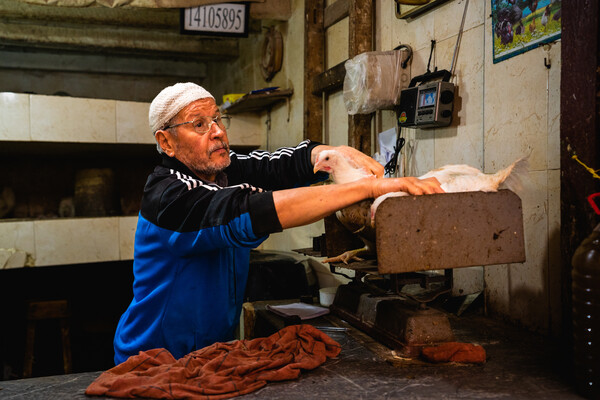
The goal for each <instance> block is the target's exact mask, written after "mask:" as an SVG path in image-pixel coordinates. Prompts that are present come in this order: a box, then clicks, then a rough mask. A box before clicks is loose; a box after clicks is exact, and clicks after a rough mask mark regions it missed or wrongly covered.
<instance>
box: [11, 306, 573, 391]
mask: <svg viewBox="0 0 600 400" xmlns="http://www.w3.org/2000/svg"><path fill="white" fill-rule="evenodd" d="M313 321H314V322H313ZM311 323H313V324H314V325H315V326H335V327H338V328H344V329H342V330H338V331H328V332H327V334H328V335H329V336H330V337H331V338H333V339H334V340H336V341H338V342H339V343H340V344H341V346H342V351H341V353H340V355H339V356H338V357H337V358H335V359H329V360H327V361H326V362H325V363H324V364H323V365H321V366H320V367H318V368H316V369H314V370H312V371H303V372H302V374H301V375H300V377H299V378H298V379H295V380H289V381H284V382H275V383H269V384H267V386H265V387H263V388H262V389H259V390H258V391H256V392H253V393H250V394H247V395H243V396H238V397H237V398H239V399H245V400H247V399H253V400H254V399H269V400H273V399H285V400H292V399H298V400H300V399H301V400H306V399H320V400H321V399H369V400H376V399H401V398H406V399H459V398H460V399H483V398H494V399H508V398H510V399H540V398H543V399H546V400H547V399H557V400H558V399H560V400H568V399H581V398H582V397H580V396H578V395H577V394H576V392H575V391H574V389H573V388H572V385H571V384H570V383H569V382H568V376H569V368H570V367H569V364H568V363H565V362H564V361H563V360H562V359H563V357H562V355H563V354H562V352H563V351H564V349H563V350H561V348H560V347H559V346H558V345H557V344H556V343H552V342H550V341H549V340H548V339H547V338H545V337H543V336H539V335H537V334H533V333H531V332H528V331H526V330H523V329H520V328H515V327H513V326H509V325H505V324H503V323H500V322H497V321H494V320H490V319H488V318H486V317H483V316H481V315H478V314H477V315H468V316H464V315H463V316H461V317H455V316H451V317H450V323H451V325H452V329H453V331H454V333H455V335H456V340H457V341H461V342H469V343H477V344H480V345H482V346H483V347H484V348H485V350H486V352H487V361H486V363H485V364H482V365H467V364H462V365H461V364H430V363H425V362H423V361H420V360H415V359H403V358H400V357H398V356H396V355H395V353H394V352H393V351H391V350H390V349H389V348H387V347H385V346H383V345H381V344H380V343H378V342H376V341H374V340H373V339H372V338H370V337H369V336H367V335H365V334H364V333H362V332H361V331H359V330H358V329H356V328H354V327H352V326H350V325H348V324H346V323H345V321H342V320H340V319H339V318H337V317H335V316H332V315H327V316H324V317H319V318H318V319H316V320H311ZM100 374H101V371H97V372H86V373H78V374H71V375H59V376H49V377H40V378H30V379H21V380H14V381H0V399H14V400H17V399H23V400H25V399H27V400H31V399H79V400H84V399H88V400H89V399H93V398H99V397H88V396H86V395H85V394H84V392H85V389H86V388H87V386H88V385H89V384H90V383H91V382H92V381H93V380H94V379H96V378H97V377H98V376H99V375H100Z"/></svg>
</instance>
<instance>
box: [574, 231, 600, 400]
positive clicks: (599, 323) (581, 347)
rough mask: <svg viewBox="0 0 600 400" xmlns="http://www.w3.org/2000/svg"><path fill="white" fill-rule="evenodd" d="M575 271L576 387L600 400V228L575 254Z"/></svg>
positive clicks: (582, 393)
mask: <svg viewBox="0 0 600 400" xmlns="http://www.w3.org/2000/svg"><path fill="white" fill-rule="evenodd" d="M572 264H573V270H572V278H573V284H572V285H573V286H572V288H573V364H574V373H575V375H574V377H575V385H576V387H577V390H578V391H579V393H580V394H581V395H582V396H584V397H586V398H589V399H600V224H598V225H597V226H596V228H594V231H593V232H592V233H591V234H590V235H589V236H588V237H587V238H586V239H585V240H584V241H583V242H581V245H579V247H578V248H577V250H576V251H575V254H574V255H573V259H572Z"/></svg>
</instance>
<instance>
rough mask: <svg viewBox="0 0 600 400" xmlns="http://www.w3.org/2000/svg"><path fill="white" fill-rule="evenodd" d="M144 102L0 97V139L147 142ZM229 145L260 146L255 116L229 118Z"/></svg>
mask: <svg viewBox="0 0 600 400" xmlns="http://www.w3.org/2000/svg"><path fill="white" fill-rule="evenodd" d="M149 107H150V104H149V103H140V102H132V101H120V100H100V99H85V98H77V97H63V96H43V95H30V94H20V93H0V141H3V140H7V141H14V140H18V141H40V142H70V143H139V144H144V143H146V144H153V143H155V142H154V136H152V134H151V133H150V131H149V129H150V128H149V127H148V109H149ZM227 133H228V136H229V142H230V144H231V145H233V146H252V147H264V144H265V143H266V140H265V137H266V133H265V128H264V124H263V123H262V122H261V119H260V116H259V115H258V114H238V115H234V116H233V120H232V126H231V127H230V129H229V130H228V131H227Z"/></svg>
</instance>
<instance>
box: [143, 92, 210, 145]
mask: <svg viewBox="0 0 600 400" xmlns="http://www.w3.org/2000/svg"><path fill="white" fill-rule="evenodd" d="M206 98H211V99H213V100H214V99H215V98H214V97H213V95H212V94H210V93H209V92H208V91H207V90H206V89H204V88H203V87H202V86H199V85H196V84H195V83H192V82H187V83H176V84H175V85H173V86H169V87H166V88H164V89H163V90H162V91H161V92H160V93H159V94H158V95H157V96H156V97H155V98H154V100H152V104H150V111H149V112H148V121H149V122H150V129H151V130H152V134H154V133H156V131H157V130H159V129H161V128H163V127H164V126H165V125H166V124H167V122H169V121H170V120H171V118H173V117H174V116H175V115H177V113H178V112H179V111H181V110H182V109H183V108H184V107H185V106H187V105H188V104H190V103H191V102H193V101H196V100H199V99H206Z"/></svg>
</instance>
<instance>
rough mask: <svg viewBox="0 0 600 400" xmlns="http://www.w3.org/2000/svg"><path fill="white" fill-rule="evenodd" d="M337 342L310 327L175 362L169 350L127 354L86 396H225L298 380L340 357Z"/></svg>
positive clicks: (204, 351) (216, 346) (219, 347)
mask: <svg viewBox="0 0 600 400" xmlns="http://www.w3.org/2000/svg"><path fill="white" fill-rule="evenodd" d="M340 351H341V347H340V345H339V343H337V342H336V341H334V340H333V339H331V338H330V337H329V336H327V335H326V334H325V333H323V332H321V331H319V330H318V329H316V328H315V327H313V326H311V325H292V326H287V327H285V328H283V329H281V330H280V331H279V332H276V333H274V334H273V335H271V336H269V337H266V338H257V339H252V340H236V341H233V342H227V343H215V344H213V345H211V346H207V347H205V348H203V349H200V350H196V351H193V352H191V353H190V354H188V355H186V356H184V357H182V358H180V359H179V360H175V358H174V357H173V356H172V355H171V353H169V351H167V350H166V349H152V350H148V351H143V352H140V353H139V354H138V355H136V356H131V357H129V358H128V359H127V360H126V361H125V362H123V363H121V364H119V365H117V366H115V367H114V368H111V369H109V370H107V371H105V372H103V373H102V374H101V375H100V376H99V377H98V378H97V379H96V380H95V381H94V382H92V384H90V386H88V388H87V389H86V391H85V394H86V395H91V396H108V397H119V398H136V397H142V398H153V399H184V398H185V399H200V398H202V399H210V400H216V399H227V398H230V397H234V396H238V395H242V394H246V393H250V392H253V391H255V390H258V389H260V388H261V387H263V386H265V385H266V384H267V382H272V381H283V380H287V379H294V378H297V377H298V376H299V375H300V372H301V370H302V369H305V370H310V369H314V368H316V367H318V366H319V365H321V364H323V363H324V362H325V361H326V360H327V357H330V358H331V357H336V356H337V355H338V354H339V353H340Z"/></svg>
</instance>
